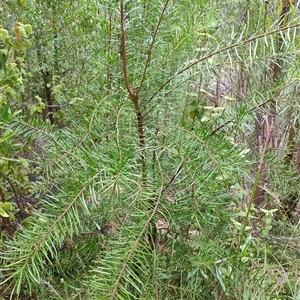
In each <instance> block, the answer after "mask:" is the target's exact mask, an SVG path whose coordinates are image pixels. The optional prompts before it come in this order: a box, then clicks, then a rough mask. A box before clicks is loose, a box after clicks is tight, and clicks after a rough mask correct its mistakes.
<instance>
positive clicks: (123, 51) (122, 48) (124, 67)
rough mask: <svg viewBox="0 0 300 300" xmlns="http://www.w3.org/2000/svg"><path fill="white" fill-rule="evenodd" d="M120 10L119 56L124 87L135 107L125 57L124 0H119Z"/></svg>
mask: <svg viewBox="0 0 300 300" xmlns="http://www.w3.org/2000/svg"><path fill="white" fill-rule="evenodd" d="M120 11H121V29H122V35H121V58H122V68H123V76H124V81H125V85H126V89H127V91H128V93H129V95H130V96H131V98H132V100H133V102H134V105H135V107H136V109H138V108H139V102H138V95H137V93H135V92H134V91H133V89H132V88H131V87H130V84H129V79H128V73H127V57H126V30H125V5H124V0H120Z"/></svg>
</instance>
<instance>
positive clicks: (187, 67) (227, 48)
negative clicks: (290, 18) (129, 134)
mask: <svg viewBox="0 0 300 300" xmlns="http://www.w3.org/2000/svg"><path fill="white" fill-rule="evenodd" d="M297 27H300V23H296V24H293V25H288V26H285V27H282V28H277V29H274V30H272V31H269V32H265V33H262V34H259V35H256V36H254V37H251V38H249V39H247V40H245V41H241V42H237V43H234V44H232V45H229V46H226V47H224V48H221V49H218V50H216V51H214V52H212V53H210V54H207V55H206V56H204V57H202V58H200V59H198V60H196V61H194V62H192V63H190V64H189V65H187V66H186V67H185V68H183V69H181V70H180V71H178V72H177V73H176V74H174V75H173V76H171V77H170V78H169V79H168V80H167V81H166V82H165V83H163V84H162V85H161V86H160V87H159V88H158V89H157V91H156V92H155V93H154V94H153V95H152V96H151V97H150V99H149V100H148V101H147V103H150V102H151V101H152V100H153V98H154V97H155V96H156V95H157V94H158V93H159V92H160V91H161V90H162V89H163V88H164V87H165V86H166V85H167V84H169V83H170V82H171V81H172V80H173V79H174V78H176V77H177V76H178V75H180V74H182V73H184V72H185V71H187V70H188V69H190V68H192V67H193V66H195V65H197V64H199V63H201V62H203V61H205V60H207V59H209V58H211V57H213V56H216V55H218V54H221V53H222V52H226V51H229V50H232V49H233V48H235V47H238V46H243V45H246V44H249V43H251V42H254V41H256V40H259V39H261V38H264V37H267V36H270V35H272V34H276V33H279V32H283V31H287V30H290V29H293V28H297ZM160 101H161V100H160ZM160 101H158V102H157V103H155V104H154V105H153V107H151V108H150V109H149V110H148V111H147V112H146V113H145V114H144V117H146V116H147V115H148V114H149V113H150V112H151V111H152V110H153V109H154V108H155V107H156V106H157V104H158V103H159V102H160Z"/></svg>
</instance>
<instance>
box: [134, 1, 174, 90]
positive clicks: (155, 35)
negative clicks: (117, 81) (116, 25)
mask: <svg viewBox="0 0 300 300" xmlns="http://www.w3.org/2000/svg"><path fill="white" fill-rule="evenodd" d="M168 4H169V0H167V1H166V3H165V5H164V7H163V10H162V12H161V14H160V17H159V20H158V23H157V26H156V28H155V31H154V34H153V37H152V42H151V45H150V47H149V51H148V55H147V60H146V63H145V67H144V72H143V75H142V78H141V81H140V84H139V87H138V89H137V92H136V94H137V95H138V94H139V93H140V91H141V88H142V85H143V82H144V80H145V76H146V72H147V69H148V66H149V64H150V60H151V55H152V50H153V48H154V43H155V40H156V37H157V33H158V30H159V28H160V25H161V22H162V19H163V16H164V14H165V11H166V9H167V7H168Z"/></svg>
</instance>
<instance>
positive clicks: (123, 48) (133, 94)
mask: <svg viewBox="0 0 300 300" xmlns="http://www.w3.org/2000/svg"><path fill="white" fill-rule="evenodd" d="M120 11H121V29H122V35H121V58H122V71H123V77H124V81H125V85H126V89H127V91H128V93H129V95H130V98H131V100H132V102H133V104H134V107H135V110H136V119H137V129H138V135H139V144H140V151H141V164H142V183H143V184H145V183H146V153H145V135H144V117H143V114H142V112H141V108H140V102H139V97H138V94H137V93H136V92H135V91H134V90H133V89H132V88H131V86H130V83H129V79H128V72H127V56H126V30H125V5H124V0H120Z"/></svg>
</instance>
